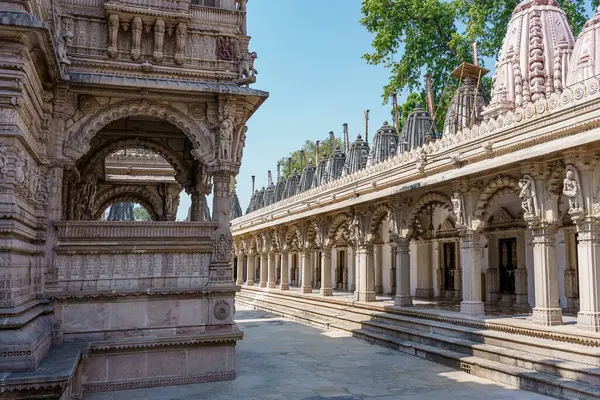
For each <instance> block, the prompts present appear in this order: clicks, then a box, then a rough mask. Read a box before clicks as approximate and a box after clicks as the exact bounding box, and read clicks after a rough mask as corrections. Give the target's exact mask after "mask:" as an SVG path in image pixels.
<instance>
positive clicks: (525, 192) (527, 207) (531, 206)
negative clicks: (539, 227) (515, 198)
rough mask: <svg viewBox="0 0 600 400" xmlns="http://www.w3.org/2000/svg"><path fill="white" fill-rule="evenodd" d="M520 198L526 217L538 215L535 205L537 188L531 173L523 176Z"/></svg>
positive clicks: (520, 183) (520, 185) (520, 184)
mask: <svg viewBox="0 0 600 400" xmlns="http://www.w3.org/2000/svg"><path fill="white" fill-rule="evenodd" d="M519 188H520V189H521V191H520V192H519V198H520V199H521V207H522V208H523V211H524V212H525V218H531V217H534V216H536V215H537V210H536V207H535V188H534V182H533V179H532V178H531V177H530V176H529V175H525V176H523V178H522V179H521V180H520V181H519Z"/></svg>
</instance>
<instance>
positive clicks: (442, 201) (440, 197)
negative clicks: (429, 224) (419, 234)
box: [407, 192, 452, 223]
mask: <svg viewBox="0 0 600 400" xmlns="http://www.w3.org/2000/svg"><path fill="white" fill-rule="evenodd" d="M432 204H433V205H435V206H437V207H442V208H445V209H446V210H448V211H452V201H451V200H450V198H449V197H448V196H446V195H445V194H443V193H440V192H430V193H426V194H424V195H423V196H421V198H420V199H419V200H417V202H416V203H415V205H414V206H413V208H412V210H411V212H410V214H409V218H408V220H407V222H408V223H412V222H413V221H414V220H415V219H416V218H417V215H419V214H420V213H421V212H422V210H423V209H424V208H425V207H428V206H430V205H432Z"/></svg>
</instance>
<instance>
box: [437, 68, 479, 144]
mask: <svg viewBox="0 0 600 400" xmlns="http://www.w3.org/2000/svg"><path fill="white" fill-rule="evenodd" d="M471 69H473V71H471ZM485 73H487V70H485V69H483V68H480V67H477V66H474V65H473V64H468V63H463V65H461V66H460V67H459V68H458V69H457V70H455V71H454V72H453V73H452V75H453V76H455V77H458V76H460V77H461V78H459V79H461V83H460V86H459V87H458V89H456V92H455V93H454V97H452V101H451V102H450V106H449V107H448V112H447V113H446V119H445V120H444V132H443V134H444V135H447V134H450V133H452V134H454V133H456V132H459V131H461V130H462V129H463V128H470V127H471V126H473V125H475V124H477V123H479V122H481V121H483V110H484V107H485V106H486V105H487V104H488V100H487V98H486V97H485V95H484V92H483V88H482V87H481V86H478V85H477V82H478V80H479V77H480V76H483V75H485Z"/></svg>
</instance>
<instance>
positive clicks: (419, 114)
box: [246, 45, 489, 213]
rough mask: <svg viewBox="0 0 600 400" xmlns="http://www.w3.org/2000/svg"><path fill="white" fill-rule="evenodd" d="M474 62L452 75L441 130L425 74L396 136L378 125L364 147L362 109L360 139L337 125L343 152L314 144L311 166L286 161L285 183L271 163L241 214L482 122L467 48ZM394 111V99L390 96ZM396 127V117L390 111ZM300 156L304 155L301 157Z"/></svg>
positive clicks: (477, 72)
mask: <svg viewBox="0 0 600 400" xmlns="http://www.w3.org/2000/svg"><path fill="white" fill-rule="evenodd" d="M473 53H474V63H473V64H470V63H463V64H462V65H461V66H460V67H459V68H458V69H456V70H455V71H454V72H453V73H452V76H454V77H456V78H457V79H458V80H459V86H458V89H457V90H456V92H455V94H454V97H453V99H452V101H451V103H450V106H449V108H448V112H447V114H446V119H445V121H444V129H443V131H442V132H440V133H438V132H437V131H436V127H435V121H434V118H433V117H432V115H435V108H434V101H433V84H432V80H431V75H429V74H428V75H427V76H426V83H425V87H426V91H427V110H425V109H423V108H422V107H421V105H420V104H417V106H416V107H415V109H414V110H413V111H412V112H411V113H410V115H409V116H408V117H407V119H406V121H405V122H404V125H403V126H402V132H401V134H400V135H398V133H397V131H396V128H395V127H394V126H391V125H389V123H388V122H384V123H383V126H382V127H381V128H379V129H378V130H377V133H376V134H375V136H374V137H373V142H372V143H371V144H369V110H366V111H365V139H364V140H363V138H362V136H361V135H360V134H359V135H358V136H357V138H356V140H355V141H354V142H353V143H352V144H350V140H349V137H348V124H344V125H343V132H344V148H343V149H342V148H339V147H338V148H336V149H335V151H334V152H333V154H331V156H330V157H321V156H320V154H319V142H318V141H317V142H316V146H315V163H314V164H313V163H312V162H310V161H309V162H308V164H307V165H306V166H305V167H304V168H303V169H302V171H301V172H300V171H298V170H294V171H292V164H291V161H292V160H291V158H290V159H289V161H290V164H289V170H290V174H289V175H288V177H287V179H284V178H283V176H282V175H281V165H280V164H278V165H277V178H276V181H275V182H274V181H273V176H272V173H271V171H268V183H267V187H266V188H265V187H263V188H262V189H260V190H256V189H255V178H256V177H255V176H252V196H251V198H250V204H249V205H248V208H247V210H246V213H251V212H253V211H256V210H258V209H260V208H263V207H266V206H269V205H271V204H273V203H276V202H278V201H280V200H283V199H286V198H288V197H292V196H294V195H296V194H298V193H301V192H304V191H306V190H309V189H312V188H315V187H318V186H321V185H324V184H326V183H328V182H331V181H333V180H336V179H338V178H340V177H342V176H345V175H349V174H352V173H354V172H356V171H358V170H360V169H362V168H365V167H367V166H370V165H375V164H378V163H380V162H383V161H385V160H386V159H387V158H389V157H392V156H394V155H397V154H402V153H404V152H409V151H411V150H413V149H415V148H418V147H421V146H423V144H425V143H428V142H429V141H430V140H434V139H438V138H440V137H442V134H447V133H455V132H457V131H459V130H461V129H462V128H463V127H467V126H472V125H473V124H475V123H478V122H479V121H481V120H482V119H483V116H482V110H483V108H484V107H485V106H486V105H487V104H488V103H489V101H488V99H487V98H486V96H485V95H484V92H483V90H481V87H480V80H481V77H482V76H483V75H485V74H486V73H487V72H489V71H488V70H486V69H484V68H481V67H479V66H478V63H477V47H476V45H474V46H473ZM393 100H394V102H393V103H394V108H395V109H396V110H398V108H397V107H396V104H397V100H396V98H395V97H394V99H393ZM395 125H396V126H397V125H398V114H397V113H396V124H395ZM329 135H330V145H331V146H333V143H335V142H334V139H335V137H334V133H333V132H330V133H329ZM302 156H303V157H304V154H302Z"/></svg>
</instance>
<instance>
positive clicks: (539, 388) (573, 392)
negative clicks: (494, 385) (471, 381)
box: [353, 330, 600, 399]
mask: <svg viewBox="0 0 600 400" xmlns="http://www.w3.org/2000/svg"><path fill="white" fill-rule="evenodd" d="M353 335H354V336H355V337H357V338H361V339H364V340H368V341H370V342H372V343H376V344H379V345H383V346H386V347H389V348H393V349H396V350H399V351H401V352H403V353H407V354H410V355H413V356H416V357H420V358H424V359H427V360H430V361H434V362H436V363H439V364H443V365H446V366H448V367H451V368H455V369H459V370H461V371H463V372H466V373H469V374H472V375H475V376H478V377H481V378H485V379H491V380H493V381H496V382H501V383H505V384H507V385H511V386H514V387H518V388H520V389H524V390H529V391H532V392H537V393H540V394H544V395H546V396H552V397H556V398H560V399H600V387H597V386H594V385H590V384H587V383H584V382H579V381H574V380H572V379H568V378H559V377H556V376H555V375H551V374H546V373H543V372H537V371H531V370H529V369H526V368H521V367H516V366H511V365H506V364H503V363H500V362H495V361H491V360H486V359H483V358H480V357H476V356H467V355H464V354H462V353H457V352H455V351H451V350H446V349H440V348H438V347H434V346H428V345H424V344H420V343H414V342H411V341H409V340H402V339H399V338H393V337H390V336H388V335H383V334H377V333H375V332H372V331H368V330H358V331H353Z"/></svg>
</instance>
